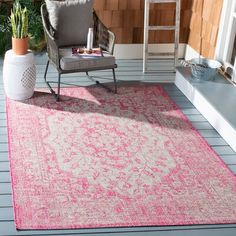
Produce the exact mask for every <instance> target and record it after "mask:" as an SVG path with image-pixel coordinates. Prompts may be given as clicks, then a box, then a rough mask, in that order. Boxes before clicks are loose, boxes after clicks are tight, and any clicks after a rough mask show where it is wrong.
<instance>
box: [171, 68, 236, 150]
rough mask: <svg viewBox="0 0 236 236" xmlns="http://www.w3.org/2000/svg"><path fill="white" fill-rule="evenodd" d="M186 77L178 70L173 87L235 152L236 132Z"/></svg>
mask: <svg viewBox="0 0 236 236" xmlns="http://www.w3.org/2000/svg"><path fill="white" fill-rule="evenodd" d="M186 77H187V76H185V75H182V74H181V73H180V72H179V71H178V69H177V72H176V78H175V85H176V86H177V87H178V88H179V89H180V90H181V91H182V93H183V94H184V95H185V96H186V97H187V98H188V99H189V100H190V102H191V103H192V104H193V105H194V106H195V107H196V108H197V109H198V110H199V112H200V113H201V114H202V115H203V116H204V117H205V118H206V119H207V120H208V122H209V123H210V124H211V125H212V126H213V127H214V128H215V129H216V130H217V132H218V133H219V134H220V135H221V136H222V137H223V138H224V139H225V141H226V142H227V143H228V144H229V145H230V146H231V147H232V149H233V150H234V151H236V130H235V128H234V127H233V126H232V125H231V124H230V123H229V122H228V121H227V120H226V119H225V117H224V116H223V115H222V114H221V113H220V112H219V111H218V110H217V109H215V108H214V106H212V104H210V102H209V100H208V99H207V98H206V97H205V96H204V95H202V93H200V92H199V90H198V89H197V88H196V87H195V86H193V84H192V83H191V82H190V81H189V79H188V78H186Z"/></svg>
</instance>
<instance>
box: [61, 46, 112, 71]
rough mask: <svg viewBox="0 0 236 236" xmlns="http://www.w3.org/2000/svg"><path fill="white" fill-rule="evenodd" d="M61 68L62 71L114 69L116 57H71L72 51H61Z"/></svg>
mask: <svg viewBox="0 0 236 236" xmlns="http://www.w3.org/2000/svg"><path fill="white" fill-rule="evenodd" d="M60 55H61V59H60V67H61V69H62V70H73V71H74V70H84V71H89V70H94V69H96V70H102V69H105V68H114V67H115V64H116V60H115V57H114V56H111V55H108V54H104V56H89V55H82V56H81V55H71V49H60Z"/></svg>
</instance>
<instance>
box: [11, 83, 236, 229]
mask: <svg viewBox="0 0 236 236" xmlns="http://www.w3.org/2000/svg"><path fill="white" fill-rule="evenodd" d="M62 100H63V101H61V102H59V103H57V102H55V100H54V98H53V97H52V96H51V95H50V94H47V93H46V92H44V90H42V91H39V92H37V93H36V94H35V97H34V98H32V99H30V100H28V101H27V102H24V103H22V102H16V101H10V100H7V116H8V136H9V153H10V154H9V157H10V163H11V175H12V186H13V196H14V211H15V222H16V226H17V228H18V229H55V228H84V227H113V226H114V227H118V226H149V225H188V224H215V223H236V178H235V176H234V175H233V174H232V173H231V172H230V170H229V169H227V167H226V166H225V165H224V164H223V163H222V162H221V160H220V159H219V157H218V156H217V155H216V154H215V152H214V151H213V150H212V149H211V148H210V147H209V146H208V145H207V143H206V142H205V141H204V140H203V139H202V138H201V137H200V135H199V134H198V133H197V131H196V130H194V129H193V127H192V126H191V124H190V123H189V122H188V121H187V119H186V117H185V116H184V115H183V114H182V113H181V112H180V111H179V109H178V108H177V107H176V105H175V104H174V103H173V102H172V101H171V99H170V98H169V97H168V96H167V94H166V93H165V92H164V90H163V89H162V88H161V87H160V86H148V87H125V88H119V94H118V95H114V94H112V93H107V92H106V91H104V90H103V89H101V88H64V89H62Z"/></svg>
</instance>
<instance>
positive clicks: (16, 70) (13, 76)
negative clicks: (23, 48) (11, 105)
mask: <svg viewBox="0 0 236 236" xmlns="http://www.w3.org/2000/svg"><path fill="white" fill-rule="evenodd" d="M3 83H4V90H5V93H6V95H7V96H8V97H9V98H11V99H13V100H25V99H28V98H30V97H32V96H33V93H34V88H35V83H36V66H35V62H34V55H33V53H32V52H30V51H28V53H27V54H25V55H16V54H14V52H13V51H12V50H9V51H7V52H6V54H5V58H4V63H3Z"/></svg>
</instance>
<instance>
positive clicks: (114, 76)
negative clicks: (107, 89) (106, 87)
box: [112, 68, 117, 93]
mask: <svg viewBox="0 0 236 236" xmlns="http://www.w3.org/2000/svg"><path fill="white" fill-rule="evenodd" d="M112 73H113V79H114V86H115V89H114V90H115V91H114V92H115V93H117V83H116V73H115V69H114V68H113V69H112Z"/></svg>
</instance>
